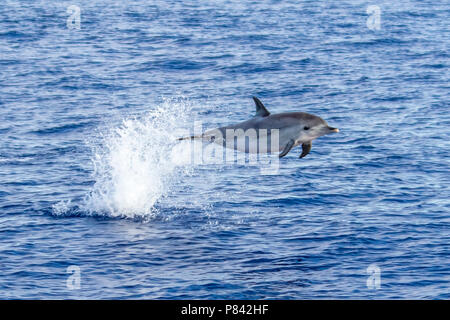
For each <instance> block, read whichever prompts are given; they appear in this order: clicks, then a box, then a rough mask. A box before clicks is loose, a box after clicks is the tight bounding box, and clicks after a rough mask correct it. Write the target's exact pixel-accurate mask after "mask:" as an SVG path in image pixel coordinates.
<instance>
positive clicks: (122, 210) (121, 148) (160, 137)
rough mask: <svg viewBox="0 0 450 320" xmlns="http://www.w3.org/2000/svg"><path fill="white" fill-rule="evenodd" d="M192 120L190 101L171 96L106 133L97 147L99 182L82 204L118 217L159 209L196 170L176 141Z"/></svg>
mask: <svg viewBox="0 0 450 320" xmlns="http://www.w3.org/2000/svg"><path fill="white" fill-rule="evenodd" d="M191 122H192V105H191V104H190V103H189V102H188V101H186V100H183V99H181V100H180V99H179V100H174V99H167V100H165V101H164V102H163V103H162V104H161V105H160V106H158V107H157V108H155V109H153V110H152V111H150V112H149V113H148V114H146V115H144V116H142V117H139V118H129V119H126V120H123V122H122V123H121V125H120V126H117V127H114V128H112V129H109V130H108V132H106V133H104V134H102V137H101V142H100V143H99V144H97V145H96V146H95V147H94V148H93V150H94V152H93V159H92V163H93V178H94V180H95V184H94V185H93V187H92V190H90V192H89V194H88V195H87V197H86V198H85V199H84V201H83V204H82V205H81V207H80V209H81V210H82V211H84V212H86V213H87V214H95V215H98V214H104V215H107V216H112V217H128V218H134V217H137V216H138V217H151V216H152V215H155V214H157V209H156V206H157V203H158V201H159V200H161V199H162V198H163V197H164V196H166V195H167V194H168V192H169V191H170V188H171V186H173V185H174V184H175V183H177V182H179V181H180V179H182V177H183V175H186V174H189V172H190V171H191V170H192V167H191V165H190V164H191V161H190V157H191V155H190V152H186V150H183V149H182V147H181V146H180V144H177V143H176V142H175V140H176V138H177V137H179V136H180V134H181V132H184V133H186V128H189V127H190V126H192V123H191ZM188 151H189V150H188Z"/></svg>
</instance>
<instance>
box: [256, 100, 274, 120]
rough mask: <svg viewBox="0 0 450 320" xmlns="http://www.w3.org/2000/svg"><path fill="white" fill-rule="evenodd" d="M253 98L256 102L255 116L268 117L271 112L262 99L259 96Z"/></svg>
mask: <svg viewBox="0 0 450 320" xmlns="http://www.w3.org/2000/svg"><path fill="white" fill-rule="evenodd" d="M253 100H254V101H255V104H256V114H255V116H257V117H267V116H268V115H270V112H269V111H267V109H266V107H264V105H263V103H262V102H261V101H259V99H258V98H257V97H253Z"/></svg>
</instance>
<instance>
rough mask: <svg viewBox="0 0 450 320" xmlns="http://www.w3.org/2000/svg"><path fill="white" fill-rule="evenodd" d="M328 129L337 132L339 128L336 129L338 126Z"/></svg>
mask: <svg viewBox="0 0 450 320" xmlns="http://www.w3.org/2000/svg"><path fill="white" fill-rule="evenodd" d="M328 129H329V130H330V131H331V132H339V129H338V128H332V127H328Z"/></svg>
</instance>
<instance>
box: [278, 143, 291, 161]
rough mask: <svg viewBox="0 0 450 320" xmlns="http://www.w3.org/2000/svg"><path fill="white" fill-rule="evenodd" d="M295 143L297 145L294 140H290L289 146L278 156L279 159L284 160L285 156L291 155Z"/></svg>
mask: <svg viewBox="0 0 450 320" xmlns="http://www.w3.org/2000/svg"><path fill="white" fill-rule="evenodd" d="M294 143H295V141H294V140H289V142H288V143H287V145H286V146H285V147H284V149H283V151H282V152H281V153H280V154H279V155H278V158H283V157H284V156H285V155H287V154H288V153H289V151H291V149H292V147H293V146H294Z"/></svg>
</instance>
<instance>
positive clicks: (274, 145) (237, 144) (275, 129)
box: [178, 97, 339, 158]
mask: <svg viewBox="0 0 450 320" xmlns="http://www.w3.org/2000/svg"><path fill="white" fill-rule="evenodd" d="M253 100H254V101H255V104H256V114H255V116H254V117H253V118H251V119H249V120H247V121H243V122H240V123H237V124H233V125H229V126H226V127H220V128H217V129H213V130H208V131H206V132H204V133H203V134H201V135H196V136H191V137H184V138H179V139H178V140H186V139H201V140H204V141H209V142H214V143H217V144H219V145H222V146H224V147H226V148H231V149H234V150H239V151H242V152H247V153H273V152H280V151H281V153H280V154H279V157H280V158H282V157H284V156H285V155H287V154H288V153H289V151H290V150H291V149H292V148H294V147H296V146H298V145H300V144H301V145H302V153H301V155H300V158H303V157H304V156H306V155H307V154H308V153H309V152H310V151H311V142H312V141H313V140H314V139H317V138H319V137H321V136H324V135H327V134H330V133H333V132H339V129H337V128H332V127H330V126H329V125H328V124H327V122H326V121H325V120H323V119H322V118H320V117H318V116H315V115H312V114H309V113H305V112H284V113H277V114H270V112H269V111H267V109H266V107H265V106H264V105H263V104H262V102H261V101H260V100H259V99H258V98H256V97H253Z"/></svg>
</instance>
